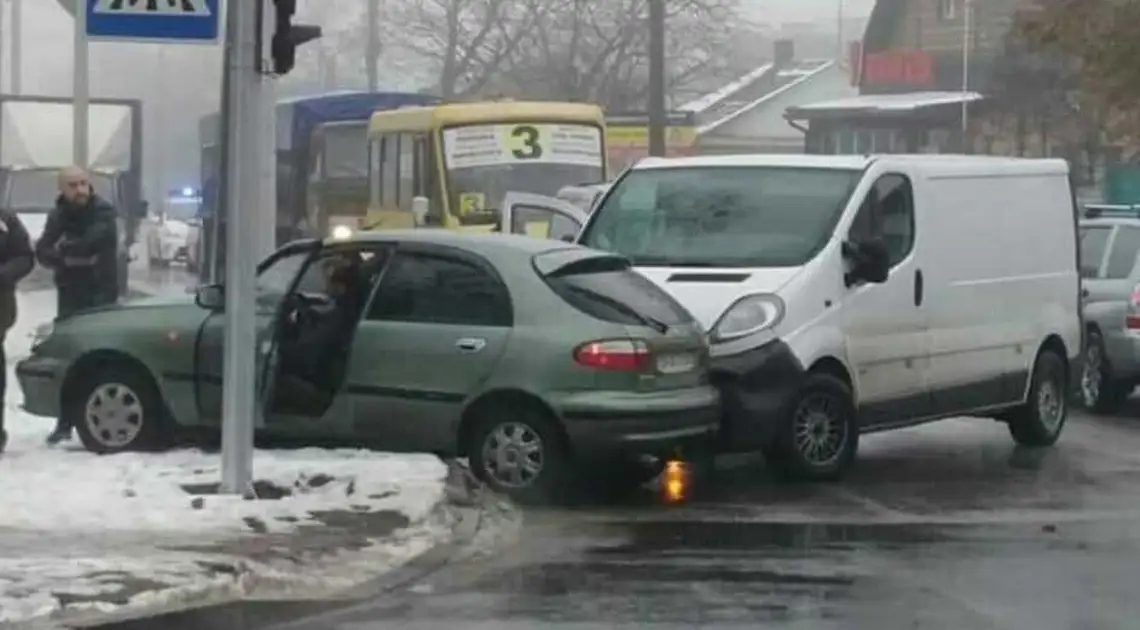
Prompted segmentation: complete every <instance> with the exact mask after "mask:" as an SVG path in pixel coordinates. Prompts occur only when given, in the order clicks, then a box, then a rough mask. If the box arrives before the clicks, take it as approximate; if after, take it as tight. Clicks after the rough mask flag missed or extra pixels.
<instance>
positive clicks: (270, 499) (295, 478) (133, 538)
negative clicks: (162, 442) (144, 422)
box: [0, 449, 453, 627]
mask: <svg viewBox="0 0 1140 630" xmlns="http://www.w3.org/2000/svg"><path fill="white" fill-rule="evenodd" d="M120 458H122V459H124V460H130V459H135V458H134V457H132V456H130V455H122V456H114V457H100V458H96V457H93V456H90V455H88V454H86V453H75V452H72V453H69V452H54V451H48V452H39V453H36V454H35V455H34V456H33V454H32V453H25V454H23V455H22V456H20V457H16V458H11V459H6V460H0V478H3V479H4V480H5V484H4V485H3V486H0V505H4V506H5V509H4V510H3V511H0V627H4V624H5V622H8V623H14V622H29V621H32V620H36V619H43V618H44V617H47V616H51V617H53V618H57V619H58V618H61V617H76V616H79V617H90V615H91V613H94V612H112V611H115V612H120V613H121V612H123V609H124V608H126V609H129V610H130V611H132V612H133V611H138V612H139V613H140V614H142V613H143V612H145V611H147V610H149V609H152V608H169V607H172V606H177V605H179V604H189V603H192V602H216V601H226V600H230V599H235V598H238V597H245V596H249V595H252V594H257V595H258V596H262V597H271V596H280V597H290V598H294V599H296V598H303V597H320V596H322V595H327V594H331V593H335V592H338V591H343V590H345V589H348V588H350V587H352V586H354V585H356V584H359V583H361V582H363V581H366V580H368V579H371V578H374V577H375V576H377V575H378V574H381V573H384V572H385V571H387V570H390V569H392V568H394V567H396V566H399V565H401V564H403V563H404V562H406V561H408V560H410V559H412V558H414V557H416V556H418V555H419V554H421V553H423V552H425V551H426V550H428V549H430V548H431V547H433V546H434V545H436V544H439V543H440V542H443V541H445V540H447V539H448V538H449V537H450V535H451V525H452V523H453V514H452V512H451V511H450V509H449V508H448V507H447V506H446V505H444V500H445V491H444V490H445V488H444V484H445V477H446V474H447V471H446V467H445V466H444V465H443V464H442V462H440V461H439V460H437V459H435V458H433V457H430V456H416V455H410V456H400V455H392V454H384V453H367V454H365V453H363V452H359V451H316V450H313V449H310V450H305V451H296V452H293V453H279V452H259V453H258V459H257V463H256V464H255V466H257V470H258V477H259V478H260V479H262V483H260V484H259V486H260V489H261V493H260V494H261V495H262V496H264V497H267V498H263V499H259V500H255V501H245V500H242V499H240V498H233V497H221V496H217V495H215V494H210V492H211V491H212V488H209V487H208V486H209V484H208V483H207V482H206V481H204V480H209V479H211V478H213V479H216V478H217V477H216V475H217V473H218V471H217V469H216V466H210V465H208V464H203V463H202V462H200V461H196V460H198V458H202V459H207V458H208V459H210V460H212V461H213V462H216V459H217V458H216V456H209V455H203V454H200V453H195V452H190V451H181V452H176V453H170V454H167V455H162V456H151V457H150V461H147V462H145V465H142V466H139V465H135V464H137V462H130V461H124V462H116V463H115V464H114V465H110V464H109V463H105V462H113V460H116V459H120ZM67 460H73V461H74V464H72V465H69V464H68V462H67ZM33 462H34V463H33ZM84 462H86V464H87V465H86V466H83V463H84ZM267 464H268V465H267ZM33 468H34V469H39V470H42V471H44V472H47V471H48V470H51V471H54V472H55V473H60V475H61V476H59V477H57V479H58V481H57V482H56V483H55V484H54V485H53V486H52V487H42V486H41V487H38V488H36V487H35V486H37V485H38V484H39V483H40V482H41V481H43V477H40V478H39V479H35V480H33V478H32V477H34V476H29V475H27V474H25V473H27V472H28V470H29V469H33ZM322 469H323V470H329V471H330V472H328V473H326V472H322ZM116 477H117V478H118V482H116V481H115V479H116ZM144 478H146V480H144ZM9 483H10V484H11V485H9ZM100 486H103V491H102V492H100V491H98V488H99V487H100Z"/></svg>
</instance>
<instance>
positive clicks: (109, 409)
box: [83, 383, 143, 448]
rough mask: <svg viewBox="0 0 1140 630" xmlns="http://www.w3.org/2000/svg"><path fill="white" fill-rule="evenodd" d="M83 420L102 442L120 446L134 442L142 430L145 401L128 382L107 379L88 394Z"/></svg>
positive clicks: (114, 446)
mask: <svg viewBox="0 0 1140 630" xmlns="http://www.w3.org/2000/svg"><path fill="white" fill-rule="evenodd" d="M83 421H84V422H85V423H86V424H87V429H88V431H89V432H90V433H91V436H92V437H94V438H95V439H96V440H98V441H99V443H100V444H102V445H103V446H106V447H109V448H120V447H123V446H126V445H128V444H130V443H131V442H133V441H134V440H135V438H137V437H138V435H139V431H141V430H142V427H143V408H142V402H140V401H139V397H138V396H137V395H136V394H135V393H134V391H132V390H131V388H129V387H127V386H126V385H123V384H121V383H104V384H103V385H100V386H99V387H96V388H95V391H93V392H91V395H90V396H88V397H87V408H86V410H85V413H84V416H83Z"/></svg>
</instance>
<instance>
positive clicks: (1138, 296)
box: [1124, 284, 1140, 330]
mask: <svg viewBox="0 0 1140 630" xmlns="http://www.w3.org/2000/svg"><path fill="white" fill-rule="evenodd" d="M1124 327H1125V328H1127V329H1128V330H1140V284H1138V285H1136V286H1134V287H1132V297H1131V298H1129V300H1128V313H1127V314H1125V316H1124Z"/></svg>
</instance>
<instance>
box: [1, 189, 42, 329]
mask: <svg viewBox="0 0 1140 630" xmlns="http://www.w3.org/2000/svg"><path fill="white" fill-rule="evenodd" d="M35 264H36V263H35V255H34V254H33V253H32V243H31V239H30V238H29V237H28V231H27V229H25V228H24V224H23V223H22V222H21V221H20V219H19V217H17V216H16V215H15V214H13V213H11V212H7V211H3V210H0V333H2V332H6V331H7V330H8V329H9V328H11V327H12V324H14V323H16V285H17V284H18V283H19V282H20V280H22V279H23V278H24V276H26V275H28V274H29V273H31V271H32V267H34V266H35ZM2 337H3V335H2V334H0V339H2Z"/></svg>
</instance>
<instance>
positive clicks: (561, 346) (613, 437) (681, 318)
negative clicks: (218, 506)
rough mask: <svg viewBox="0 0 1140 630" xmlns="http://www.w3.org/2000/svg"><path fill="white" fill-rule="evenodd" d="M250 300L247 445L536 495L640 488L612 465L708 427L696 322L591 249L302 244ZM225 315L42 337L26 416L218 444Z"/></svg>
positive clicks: (159, 318)
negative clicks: (342, 452)
mask: <svg viewBox="0 0 1140 630" xmlns="http://www.w3.org/2000/svg"><path fill="white" fill-rule="evenodd" d="M257 304H258V323H259V341H258V346H257V348H256V349H254V348H251V349H250V351H251V352H253V351H256V352H257V353H258V359H259V365H260V366H261V367H260V368H259V373H261V374H263V375H264V376H263V378H262V379H261V380H262V381H263V382H261V383H258V384H256V385H255V384H253V383H250V384H248V385H245V386H248V387H255V386H256V387H259V388H260V391H261V392H262V396H263V401H264V407H265V409H266V413H264V414H263V418H261V419H260V420H259V422H260V424H259V425H258V430H259V432H261V433H262V434H266V435H276V436H279V437H289V438H292V439H298V438H299V439H302V440H304V439H312V440H314V441H317V440H321V441H324V440H329V439H332V440H350V441H352V440H355V441H358V442H359V443H367V444H370V445H376V446H378V447H380V448H383V449H386V450H391V451H423V452H434V453H438V454H440V455H443V456H460V457H468V458H469V459H470V462H471V465H472V469H473V470H474V471H476V473H477V474H478V475H479V476H480V477H481V478H483V479H484V480H485V481H486V482H487V483H488V484H490V485H491V486H492V487H494V488H495V489H497V490H499V491H503V492H506V493H508V494H512V495H515V496H517V497H519V498H524V499H530V498H536V499H538V498H548V497H549V496H550V495H551V493H553V492H555V491H556V490H558V489H559V488H560V487H561V485H562V484H563V483H564V482H566V481H568V480H569V479H570V478H572V477H574V476H575V475H576V473H578V472H580V471H581V470H582V469H583V468H584V467H589V468H591V469H596V468H597V467H598V466H599V465H605V466H603V468H604V469H605V470H622V471H629V474H630V475H631V476H632V475H633V474H634V472H633V471H638V473H640V474H645V476H650V475H652V472H654V470H655V469H654V468H652V466H651V467H650V468H649V471H648V473H647V472H646V469H645V467H641V466H633V465H626V463H628V462H632V461H639V462H657V461H662V460H664V458H665V457H667V456H670V455H672V454H673V453H676V452H677V451H678V450H680V449H683V448H685V447H688V446H700V445H703V444H704V443H706V442H707V441H708V440H709V439H711V438H712V437H713V436H714V435H715V432H716V431H717V427H718V425H719V418H720V401H719V397H718V394H717V391H716V389H715V388H714V387H712V386H711V385H710V384H709V378H708V348H707V342H706V340H705V337H704V335H703V332H702V331H701V329H700V327H699V325H698V324H697V323H696V322H695V321H694V320H693V318H692V316H691V315H690V314H689V313H688V312H687V311H685V310H684V309H683V308H682V307H681V306H679V305H678V304H677V302H675V301H674V300H673V299H672V298H671V297H669V295H667V294H666V293H665V292H664V291H662V290H660V289H659V288H658V287H656V286H655V285H653V284H652V283H651V282H650V281H648V280H646V279H645V278H643V277H641V276H640V275H638V274H637V273H636V272H634V271H633V270H632V269H630V266H629V263H628V261H626V260H625V259H624V258H620V257H617V256H614V255H611V254H607V253H604V252H598V251H595V250H590V249H586V248H582V247H579V246H576V245H570V244H566V243H561V242H556V241H550V240H543V239H535V238H528V237H525V236H512V235H465V234H456V233H452V232H448V231H444V230H411V231H399V232H369V233H361V234H358V235H355V236H353V237H352V238H350V239H347V240H331V239H330V240H326V241H315V240H314V241H298V242H295V243H291V244H289V245H287V246H285V247H283V248H282V249H280V250H278V251H277V252H275V253H274V254H273V255H272V256H270V257H269V258H268V259H266V260H265V261H264V262H263V263H262V264H261V265H259V266H258V294H257ZM224 308H225V305H224V291H223V289H222V287H221V286H220V285H205V286H202V287H199V288H198V290H197V292H196V294H195V295H194V296H189V295H187V296H185V297H174V298H153V299H145V300H141V301H135V302H130V303H126V304H121V305H115V306H109V307H104V308H99V309H94V310H89V311H85V312H83V313H80V314H78V315H75V316H73V317H71V318H68V319H65V320H62V321H57V322H55V323H54V324H53V325H52V326H48V327H45V328H44V329H41V331H39V333H38V334H37V338H36V339H35V343H34V345H33V348H32V352H31V355H30V356H29V357H28V358H26V359H24V360H22V361H20V362H19V364H18V365H17V367H16V375H17V378H18V379H19V383H20V387H21V388H22V389H23V392H24V399H25V403H24V404H25V408H26V409H27V410H28V411H29V412H31V413H33V414H36V415H41V416H51V417H57V416H62V417H63V418H64V419H66V420H68V421H70V423H71V424H72V425H73V426H74V427H75V428H76V430H77V431H78V432H79V435H80V438H81V439H82V441H83V444H84V445H85V446H86V448H87V449H89V450H91V451H94V452H99V453H114V452H120V451H126V450H140V449H162V448H166V447H169V446H171V445H172V444H174V443H175V441H176V440H177V439H179V438H180V436H182V435H183V434H185V433H186V432H187V431H188V430H201V429H205V430H208V431H209V430H216V429H217V428H218V427H219V424H220V418H221V415H222V414H221V411H222V356H223V352H222V345H223V319H224V317H223V310H224ZM647 456H652V457H647ZM609 464H619V465H617V466H613V467H609V466H608V465H609ZM645 480H646V479H644V478H642V479H630V481H645ZM615 481H620V480H615Z"/></svg>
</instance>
